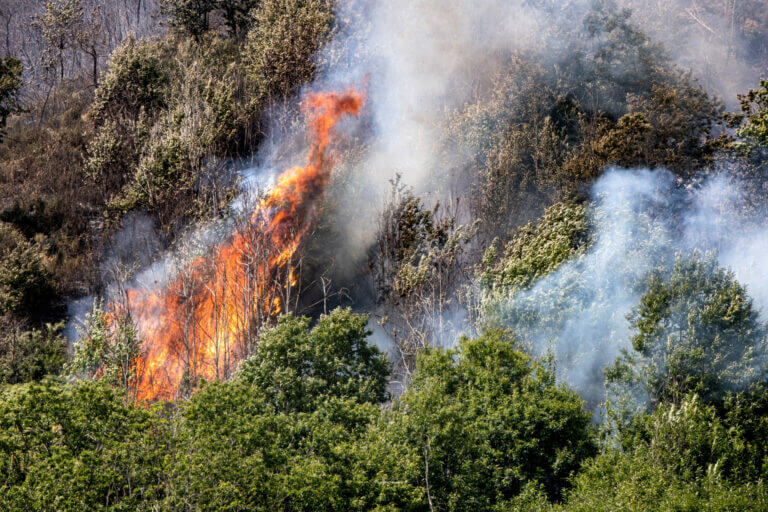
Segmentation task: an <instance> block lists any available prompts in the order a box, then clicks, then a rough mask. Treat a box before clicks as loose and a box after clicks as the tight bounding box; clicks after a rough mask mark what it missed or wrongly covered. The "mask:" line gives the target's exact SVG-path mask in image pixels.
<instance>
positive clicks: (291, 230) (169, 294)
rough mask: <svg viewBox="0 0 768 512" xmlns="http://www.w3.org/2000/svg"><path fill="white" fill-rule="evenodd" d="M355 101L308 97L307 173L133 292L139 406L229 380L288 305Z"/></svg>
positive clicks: (285, 181)
mask: <svg viewBox="0 0 768 512" xmlns="http://www.w3.org/2000/svg"><path fill="white" fill-rule="evenodd" d="M362 104H363V98H362V95H361V94H359V93H357V92H355V91H352V90H349V91H347V92H345V93H335V92H330V93H318V94H313V95H310V96H309V97H308V98H307V99H306V100H305V101H304V102H303V103H302V109H303V111H304V113H305V115H306V117H307V125H308V132H309V133H308V135H309V140H310V146H309V152H308V155H307V163H306V166H304V167H294V168H292V169H288V170H286V171H285V172H284V173H283V174H282V175H281V176H280V178H279V179H278V182H277V184H276V185H275V186H274V187H273V189H272V190H271V192H270V193H269V194H268V195H267V196H266V197H264V198H263V199H261V200H260V201H259V202H258V203H257V204H256V205H255V208H254V209H253V211H252V213H251V214H250V215H249V216H248V218H247V220H246V222H244V223H243V224H244V225H242V226H239V227H238V228H237V229H235V231H234V233H233V234H232V235H231V237H229V239H228V240H227V241H226V242H225V243H222V244H220V245H217V246H215V247H213V248H212V249H211V250H209V251H208V252H207V254H206V256H204V257H198V258H196V259H194V260H193V261H192V262H191V263H190V264H189V265H188V266H187V267H185V268H182V269H180V271H179V272H178V273H177V274H176V275H175V276H174V278H173V279H172V280H171V281H170V283H169V284H168V285H167V286H166V287H165V288H163V289H162V290H145V289H140V288H136V289H131V290H128V293H127V298H128V300H127V302H128V304H127V307H128V308H129V310H130V313H131V314H132V315H133V317H134V318H135V319H136V321H137V325H138V328H139V333H140V335H141V338H142V339H143V340H144V346H143V350H142V353H141V355H140V356H139V358H138V359H137V360H136V361H135V365H136V373H137V375H138V382H137V389H136V397H137V398H138V399H139V400H156V399H172V398H174V397H175V396H177V395H178V393H179V391H180V390H181V389H184V388H185V387H188V386H193V385H194V384H195V383H196V382H197V381H199V380H200V379H201V378H202V379H206V380H211V379H219V378H226V377H228V376H229V373H230V372H231V371H232V370H233V369H234V368H235V367H236V364H237V363H238V362H239V361H240V360H242V359H243V358H244V357H247V356H248V354H249V351H250V350H251V344H252V340H253V339H254V337H255V336H256V334H257V332H258V329H259V328H260V327H261V326H262V325H265V324H266V323H267V322H269V320H270V319H272V318H274V317H275V316H276V315H277V314H279V313H280V312H281V311H282V310H283V309H284V308H285V307H286V305H287V304H289V303H290V301H291V299H292V297H291V289H292V288H293V287H294V286H295V285H296V277H295V275H294V273H295V269H294V267H293V259H294V255H295V253H296V250H297V249H298V247H299V245H300V243H301V240H302V237H303V236H304V235H305V234H306V232H307V230H308V229H309V227H310V225H311V221H312V216H313V207H314V204H315V202H316V200H317V199H318V198H319V197H320V195H321V194H322V193H323V191H324V190H325V188H326V187H327V185H328V182H329V180H330V175H331V170H332V168H333V164H334V161H333V158H332V156H331V155H330V154H329V153H330V151H329V146H330V143H331V137H332V134H333V129H334V127H335V126H336V124H337V123H338V122H339V121H340V120H341V119H342V118H343V117H344V116H345V115H356V114H357V113H358V112H359V111H360V109H361V107H362Z"/></svg>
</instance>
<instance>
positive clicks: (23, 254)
mask: <svg viewBox="0 0 768 512" xmlns="http://www.w3.org/2000/svg"><path fill="white" fill-rule="evenodd" d="M44 257H45V253H44V250H43V248H42V247H41V246H40V245H39V244H38V243H31V242H29V241H27V240H26V239H25V238H24V237H23V235H22V234H21V233H20V232H19V231H18V230H16V229H15V228H13V227H12V226H11V225H9V224H7V223H4V222H0V314H2V315H12V316H14V317H16V318H18V319H23V320H29V321H31V322H32V323H36V322H39V321H40V320H45V319H48V318H50V317H51V316H53V315H54V313H55V305H56V302H57V300H58V297H57V294H56V291H55V290H54V287H53V284H52V282H51V274H50V272H49V271H48V269H47V267H46V265H45V261H44Z"/></svg>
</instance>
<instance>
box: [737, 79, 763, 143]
mask: <svg viewBox="0 0 768 512" xmlns="http://www.w3.org/2000/svg"><path fill="white" fill-rule="evenodd" d="M739 100H741V115H740V116H738V118H737V120H738V121H741V122H742V123H743V124H742V126H741V127H740V128H739V130H738V134H739V136H740V137H751V138H753V139H755V140H756V141H757V142H758V143H759V144H762V145H766V144H768V80H766V79H761V80H760V87H759V88H757V89H750V90H749V92H747V94H745V95H743V96H739Z"/></svg>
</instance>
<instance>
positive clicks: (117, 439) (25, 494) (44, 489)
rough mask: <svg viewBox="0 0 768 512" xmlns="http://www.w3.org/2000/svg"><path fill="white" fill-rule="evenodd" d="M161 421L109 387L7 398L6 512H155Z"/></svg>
mask: <svg viewBox="0 0 768 512" xmlns="http://www.w3.org/2000/svg"><path fill="white" fill-rule="evenodd" d="M161 432H162V429H161V421H160V419H159V417H158V416H156V415H154V414H152V413H151V412H150V411H147V410H144V409H140V408H134V407H132V406H126V405H124V404H123V400H122V396H121V394H120V393H118V392H117V391H115V390H113V389H111V388H110V387H109V386H106V385H104V384H98V383H93V382H83V383H80V384H77V385H63V384H61V383H60V382H58V381H54V380H44V381H42V382H38V383H30V384H22V385H17V386H8V387H5V388H3V389H2V391H0V461H2V464H0V503H2V508H4V509H5V510H61V511H73V512H74V511H80V510H111V511H118V510H124V511H128V510H152V509H154V507H153V506H152V505H153V503H154V502H155V500H156V499H157V498H158V497H159V496H160V492H161V487H160V483H161V468H162V455H161V453H160V451H159V448H160V449H161V448H162V447H163V444H162V441H161V438H159V437H158V434H160V433H161Z"/></svg>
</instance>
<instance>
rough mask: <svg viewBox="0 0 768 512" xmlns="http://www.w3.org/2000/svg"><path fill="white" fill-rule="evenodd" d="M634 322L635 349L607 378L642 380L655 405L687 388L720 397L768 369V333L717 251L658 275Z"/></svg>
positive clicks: (619, 381) (677, 396)
mask: <svg viewBox="0 0 768 512" xmlns="http://www.w3.org/2000/svg"><path fill="white" fill-rule="evenodd" d="M629 320H630V323H631V324H632V326H633V328H634V331H635V334H634V335H633V336H632V347H633V349H634V352H632V353H625V355H624V356H622V358H620V359H619V361H617V363H616V365H615V366H614V368H613V369H612V370H611V371H610V372H609V373H608V377H609V381H611V382H614V383H616V384H618V385H619V387H621V385H622V384H623V383H626V382H633V381H634V382H638V383H639V384H640V385H641V386H642V388H643V389H644V390H645V392H646V393H647V394H648V396H649V397H650V399H651V401H652V402H654V403H658V402H663V401H667V400H671V401H673V402H674V401H678V400H679V399H680V398H682V397H683V396H685V395H686V394H687V393H689V392H696V393H698V394H699V395H700V396H701V398H702V399H703V400H704V401H705V402H710V401H713V400H717V399H720V398H722V397H723V396H724V395H725V394H726V392H727V391H729V390H740V389H745V388H746V387H747V386H748V385H749V384H751V383H752V382H754V381H755V380H756V379H758V378H760V377H761V376H762V375H763V372H764V370H765V368H764V365H765V363H764V356H765V341H766V340H765V334H766V332H765V327H764V326H763V325H762V324H761V323H760V321H759V319H758V313H757V311H755V309H754V308H753V306H752V299H750V297H749V296H748V295H747V291H746V290H745V288H744V287H743V286H742V285H740V284H739V283H738V282H737V281H736V280H735V278H734V276H733V273H732V272H730V271H727V270H724V269H722V268H720V267H718V266H717V262H716V261H715V259H714V257H712V256H704V257H700V256H698V255H693V256H680V257H678V258H677V259H676V261H675V263H674V266H673V268H672V270H671V272H669V273H668V274H665V273H658V272H657V273H655V274H653V275H652V276H651V277H650V278H649V280H648V283H647V291H646V292H645V293H644V294H643V296H642V297H641V299H640V303H639V304H638V305H637V307H636V308H635V309H634V310H633V311H632V313H631V314H630V316H629Z"/></svg>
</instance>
